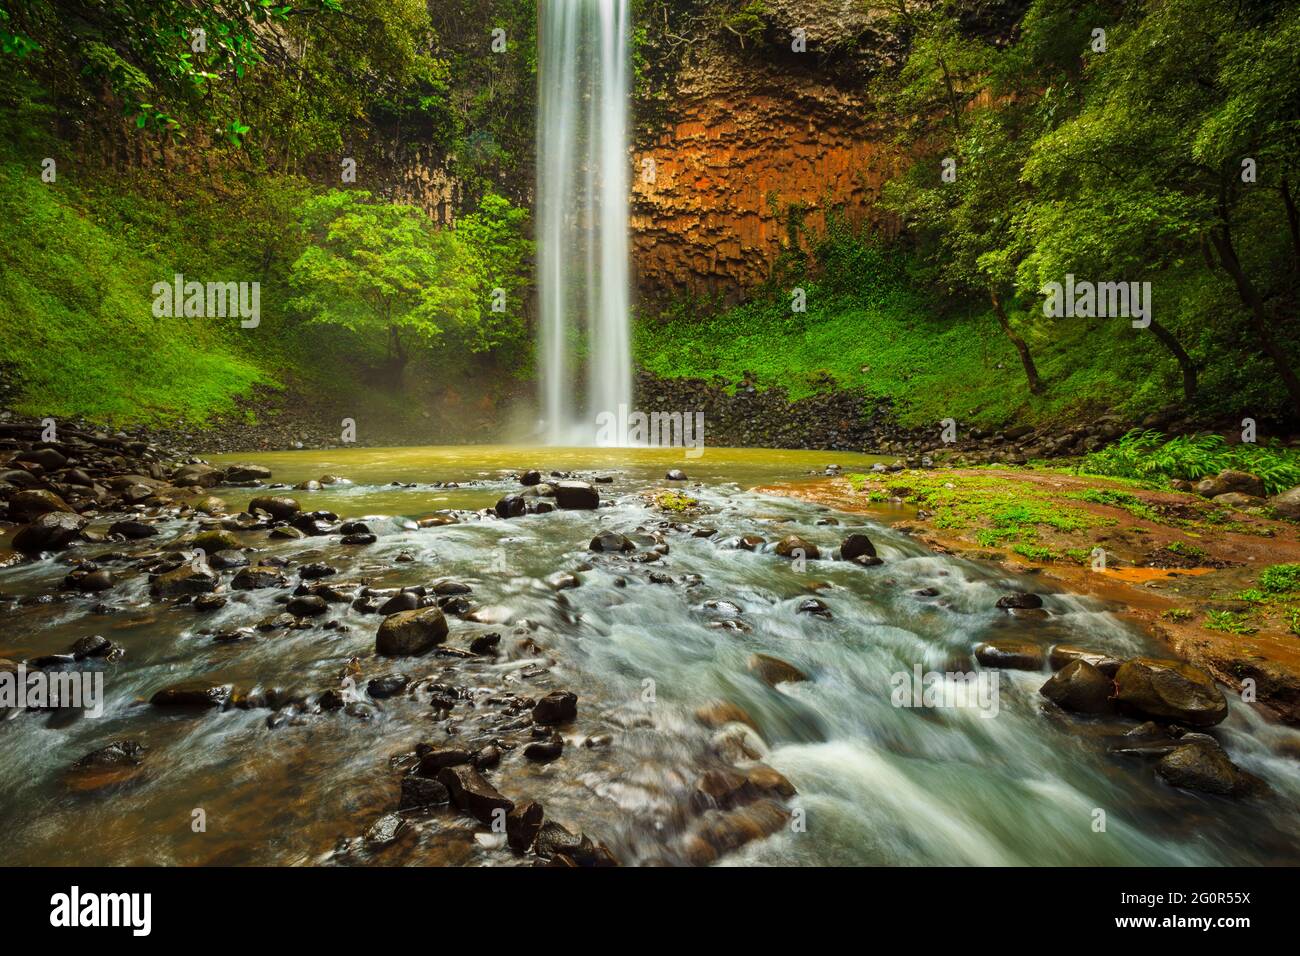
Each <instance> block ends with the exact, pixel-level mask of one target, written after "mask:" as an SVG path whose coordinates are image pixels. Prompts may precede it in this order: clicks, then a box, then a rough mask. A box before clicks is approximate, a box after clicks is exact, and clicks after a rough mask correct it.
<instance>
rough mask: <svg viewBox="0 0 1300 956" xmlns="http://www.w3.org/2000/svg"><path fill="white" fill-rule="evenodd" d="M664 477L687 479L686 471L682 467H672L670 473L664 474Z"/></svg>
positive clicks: (677, 479)
mask: <svg viewBox="0 0 1300 956" xmlns="http://www.w3.org/2000/svg"><path fill="white" fill-rule="evenodd" d="M664 478H665V479H667V480H668V481H685V480H686V472H684V471H682V470H681V469H680V468H670V469H669V470H668V474H666V475H664Z"/></svg>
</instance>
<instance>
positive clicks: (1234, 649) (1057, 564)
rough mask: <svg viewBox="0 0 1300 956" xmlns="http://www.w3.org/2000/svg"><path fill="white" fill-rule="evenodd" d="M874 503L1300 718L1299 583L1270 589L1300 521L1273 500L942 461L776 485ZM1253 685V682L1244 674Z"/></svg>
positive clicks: (1296, 549) (815, 497)
mask: <svg viewBox="0 0 1300 956" xmlns="http://www.w3.org/2000/svg"><path fill="white" fill-rule="evenodd" d="M763 490H765V491H768V492H770V493H773V494H780V495H791V496H795V497H798V498H801V499H804V500H809V501H815V502H818V503H820V504H824V505H827V506H830V507H833V508H836V509H842V510H846V511H852V512H859V513H862V514H868V515H872V516H873V517H877V518H879V519H880V520H884V521H888V522H890V523H891V524H892V525H893V527H895V528H897V529H899V530H904V531H906V532H907V533H908V534H911V535H912V536H913V537H914V538H915V539H916V540H917V541H919V542H922V543H924V544H925V545H926V546H928V547H931V548H933V549H934V550H936V551H938V552H941V553H948V554H954V555H959V556H963V557H967V558H972V559H976V560H981V561H994V562H997V563H999V564H1000V565H1002V566H1003V567H1006V568H1007V569H1008V570H1010V571H1013V572H1016V573H1029V574H1034V575H1037V576H1040V577H1042V578H1043V579H1045V580H1049V581H1052V582H1054V583H1055V584H1057V585H1058V586H1060V587H1062V588H1065V589H1067V590H1070V591H1072V592H1075V593H1080V594H1089V595H1095V596H1097V597H1099V598H1101V599H1103V600H1105V601H1107V602H1108V603H1109V604H1110V605H1111V606H1113V607H1114V609H1115V610H1116V612H1117V613H1119V614H1120V615H1121V616H1123V617H1124V618H1126V619H1128V620H1131V621H1133V622H1135V623H1136V624H1138V625H1139V626H1141V627H1142V628H1143V629H1145V630H1146V631H1148V632H1149V633H1151V634H1153V635H1155V636H1156V637H1158V638H1159V639H1160V640H1161V641H1162V642H1164V643H1165V644H1167V645H1168V646H1169V647H1170V648H1172V649H1173V650H1174V651H1175V652H1176V653H1177V654H1178V655H1179V656H1181V657H1184V658H1185V659H1187V660H1189V661H1191V662H1192V663H1194V664H1196V665H1198V666H1200V667H1203V668H1205V669H1206V670H1208V671H1209V672H1211V673H1212V674H1214V675H1215V676H1216V677H1217V678H1218V679H1219V680H1221V681H1223V682H1224V683H1226V684H1228V685H1229V686H1231V687H1234V688H1236V689H1237V690H1238V691H1241V690H1242V688H1243V682H1245V681H1247V680H1250V681H1253V682H1254V691H1255V694H1256V695H1257V697H1258V700H1259V701H1260V703H1262V704H1264V705H1265V706H1267V707H1268V708H1269V709H1270V710H1272V711H1273V712H1274V713H1276V714H1277V715H1278V716H1279V717H1281V718H1282V719H1283V720H1286V721H1287V722H1289V723H1292V724H1296V723H1300V619H1297V617H1296V613H1297V612H1296V606H1297V595H1295V594H1294V593H1292V592H1289V591H1282V592H1270V591H1267V590H1261V588H1260V578H1261V575H1262V574H1263V573H1264V572H1265V569H1267V568H1268V567H1270V566H1273V565H1285V564H1292V563H1296V562H1300V527H1298V526H1297V525H1296V524H1295V523H1293V522H1290V521H1284V520H1276V519H1273V518H1269V517H1265V516H1264V515H1263V514H1261V513H1259V511H1260V509H1254V508H1252V509H1247V510H1241V509H1237V508H1232V507H1227V506H1225V505H1221V504H1218V503H1215V502H1210V501H1207V500H1206V499H1204V498H1201V497H1198V496H1196V495H1193V494H1185V493H1181V492H1173V491H1152V490H1147V489H1143V488H1140V487H1136V486H1134V485H1132V484H1131V483H1127V482H1122V481H1118V480H1111V479H1105V478H1093V477H1085V476H1079V475H1072V474H1069V473H1067V472H1065V471H1061V470H1053V469H1039V470H1034V469H935V470H927V471H901V472H896V473H892V474H888V475H875V474H869V475H859V476H853V477H852V478H849V477H829V478H823V479H818V480H814V481H809V482H799V483H792V484H788V485H781V486H773V487H769V488H765V489H763ZM1245 686H1247V687H1249V685H1248V684H1247V685H1245Z"/></svg>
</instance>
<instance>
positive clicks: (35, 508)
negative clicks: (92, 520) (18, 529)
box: [9, 489, 75, 521]
mask: <svg viewBox="0 0 1300 956" xmlns="http://www.w3.org/2000/svg"><path fill="white" fill-rule="evenodd" d="M54 511H61V512H63V513H65V514H75V512H74V511H73V510H72V508H71V507H69V506H68V503H67V502H66V501H64V500H63V499H62V498H60V497H59V496H58V495H56V494H55V493H54V492H52V491H44V490H39V489H34V490H31V491H20V492H18V493H17V494H15V495H13V496H12V497H11V498H10V499H9V520H11V521H31V520H33V519H35V518H39V517H40V516H41V515H44V514H50V513H51V512H54Z"/></svg>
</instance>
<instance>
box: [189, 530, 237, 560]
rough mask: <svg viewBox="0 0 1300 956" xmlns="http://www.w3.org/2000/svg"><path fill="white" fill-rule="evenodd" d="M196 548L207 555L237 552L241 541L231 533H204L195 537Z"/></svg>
mask: <svg viewBox="0 0 1300 956" xmlns="http://www.w3.org/2000/svg"><path fill="white" fill-rule="evenodd" d="M193 545H194V547H196V548H198V549H199V550H200V551H203V552H205V553H206V554H214V553H215V552H217V551H237V550H238V549H239V539H238V538H237V537H235V535H234V533H233V532H230V531H215V530H214V531H203V532H200V533H199V534H196V535H195V536H194V541H193Z"/></svg>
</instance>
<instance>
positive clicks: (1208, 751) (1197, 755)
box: [1156, 734, 1265, 797]
mask: <svg viewBox="0 0 1300 956" xmlns="http://www.w3.org/2000/svg"><path fill="white" fill-rule="evenodd" d="M1193 737H1194V738H1196V739H1194V740H1191V741H1190V742H1185V741H1188V738H1193ZM1182 741H1183V742H1180V743H1181V746H1178V747H1175V748H1174V749H1173V750H1172V751H1170V752H1169V753H1167V754H1165V755H1164V756H1163V757H1161V758H1160V760H1159V762H1157V763H1156V774H1157V775H1159V777H1160V779H1161V780H1163V781H1165V783H1168V784H1170V785H1171V786H1174V787H1179V788H1181V789H1183V790H1197V791H1200V792H1202V793H1215V794H1219V795H1220V796H1225V797H1227V796H1234V797H1240V796H1246V795H1249V794H1252V793H1258V792H1260V791H1262V790H1264V789H1265V785H1264V783H1263V781H1262V780H1260V779H1259V778H1258V777H1256V776H1254V775H1253V774H1250V773H1247V772H1246V771H1244V770H1242V769H1241V768H1240V767H1238V766H1237V765H1236V764H1234V763H1233V762H1232V760H1230V759H1229V757H1228V755H1227V754H1226V753H1224V752H1223V748H1222V747H1220V746H1219V744H1218V742H1217V741H1215V740H1214V739H1213V738H1211V737H1207V736H1205V735H1203V734H1188V735H1186V736H1185V737H1183V739H1182Z"/></svg>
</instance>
